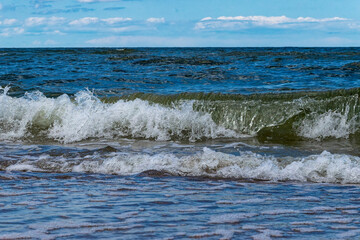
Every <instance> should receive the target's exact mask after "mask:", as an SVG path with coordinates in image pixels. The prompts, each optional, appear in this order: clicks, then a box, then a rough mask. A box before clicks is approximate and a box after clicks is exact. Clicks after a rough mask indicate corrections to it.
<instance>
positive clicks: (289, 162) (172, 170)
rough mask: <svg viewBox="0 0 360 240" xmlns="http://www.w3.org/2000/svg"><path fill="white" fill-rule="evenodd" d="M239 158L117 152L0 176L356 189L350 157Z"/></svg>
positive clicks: (30, 160) (358, 173)
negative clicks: (182, 179)
mask: <svg viewBox="0 0 360 240" xmlns="http://www.w3.org/2000/svg"><path fill="white" fill-rule="evenodd" d="M239 154H240V155H239V156H237V155H232V154H226V153H222V152H216V151H214V150H211V149H209V148H204V149H203V151H202V152H198V153H195V154H192V155H187V156H176V155H175V154H171V153H158V154H154V155H150V154H130V153H121V152H117V153H110V154H107V155H99V154H98V153H95V154H92V155H88V156H85V157H74V158H69V157H68V156H67V157H63V156H55V157H54V156H50V155H46V154H43V155H41V156H39V157H36V156H25V157H24V158H23V160H21V161H17V162H11V161H7V162H1V163H0V170H3V171H4V170H5V171H37V172H58V173H67V172H86V173H101V174H118V175H133V174H139V173H146V172H148V171H156V172H159V173H160V174H166V175H173V176H187V177H212V178H234V179H247V180H266V181H300V182H325V183H360V167H359V166H360V165H359V164H360V158H359V157H355V156H351V155H345V154H331V153H329V152H326V151H324V152H323V153H321V154H319V155H310V156H307V157H303V158H300V157H285V158H276V157H274V156H264V155H260V154H256V153H253V152H248V151H247V152H240V153H239Z"/></svg>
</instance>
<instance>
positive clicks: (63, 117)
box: [0, 88, 238, 143]
mask: <svg viewBox="0 0 360 240" xmlns="http://www.w3.org/2000/svg"><path fill="white" fill-rule="evenodd" d="M0 90H1V89H0ZM7 91H8V88H5V89H3V92H4V93H3V94H1V95H0V139H3V140H4V139H10V140H11V139H19V138H22V137H27V136H29V135H31V134H32V132H34V131H37V132H39V133H40V134H42V135H45V136H46V137H48V138H51V139H55V140H58V141H60V142H64V143H70V142H76V141H81V140H84V139H87V138H114V137H123V136H131V137H138V138H148V139H156V140H169V139H171V138H172V137H177V138H185V139H188V140H190V141H195V140H197V139H200V138H204V137H205V138H218V137H236V136H238V135H237V134H236V133H235V132H234V131H232V130H228V129H225V128H224V127H222V126H219V125H217V124H216V123H215V122H214V121H213V120H212V118H211V115H210V114H209V113H204V112H197V111H194V110H193V103H192V101H185V102H183V103H182V104H180V105H179V106H172V107H165V106H162V105H159V104H151V103H149V102H147V101H143V100H140V99H136V100H133V101H124V100H119V101H117V102H115V103H103V102H101V101H100V100H99V99H98V98H97V97H95V96H94V95H93V94H92V93H91V92H89V91H81V92H78V93H77V94H76V96H75V99H74V101H72V100H71V99H70V98H69V96H67V95H62V96H60V97H58V98H47V97H45V96H44V95H43V94H42V93H40V92H33V93H27V94H25V96H24V97H21V98H13V97H10V96H8V95H7V94H6V93H7Z"/></svg>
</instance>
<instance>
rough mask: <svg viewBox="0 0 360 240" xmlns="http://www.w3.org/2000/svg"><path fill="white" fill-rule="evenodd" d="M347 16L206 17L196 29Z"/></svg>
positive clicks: (278, 25)
mask: <svg viewBox="0 0 360 240" xmlns="http://www.w3.org/2000/svg"><path fill="white" fill-rule="evenodd" d="M347 20H348V19H346V18H340V17H333V18H312V17H298V18H289V17H286V16H270V17H267V16H235V17H226V16H221V17H218V18H212V17H206V18H203V19H201V20H200V22H198V23H196V25H195V29H236V28H248V27H251V26H263V27H275V28H281V27H288V26H289V25H291V24H306V23H331V22H343V21H347Z"/></svg>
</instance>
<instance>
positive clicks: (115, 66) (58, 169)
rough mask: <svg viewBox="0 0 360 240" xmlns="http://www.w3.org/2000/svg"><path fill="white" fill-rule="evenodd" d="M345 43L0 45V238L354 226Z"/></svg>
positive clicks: (352, 62)
mask: <svg viewBox="0 0 360 240" xmlns="http://www.w3.org/2000/svg"><path fill="white" fill-rule="evenodd" d="M359 211H360V48H293V47H285V48H17V49H10V48H6V49H0V239H254V240H255V239H360V217H359Z"/></svg>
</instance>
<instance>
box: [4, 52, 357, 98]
mask: <svg viewBox="0 0 360 240" xmlns="http://www.w3.org/2000/svg"><path fill="white" fill-rule="evenodd" d="M0 54H1V55H0V57H1V58H0V72H1V75H0V84H1V85H2V86H6V85H9V84H10V86H12V90H11V91H12V92H13V94H14V95H18V96H21V95H22V94H24V92H26V91H36V90H38V91H41V92H43V93H44V94H45V95H49V96H53V95H61V94H64V93H66V94H75V93H76V92H78V91H81V90H84V88H89V89H94V91H95V92H96V93H97V94H99V95H100V96H112V95H115V96H117V95H123V94H129V93H134V92H145V93H155V94H176V93H182V92H220V93H225V94H226V93H241V94H251V93H266V92H274V91H276V92H283V91H301V90H330V89H342V88H353V87H358V86H360V85H359V84H360V82H359V61H360V49H359V48H195V49H194V48H163V49H162V48H150V49H149V48H136V49H108V48H105V49H103V48H99V49H0Z"/></svg>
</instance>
